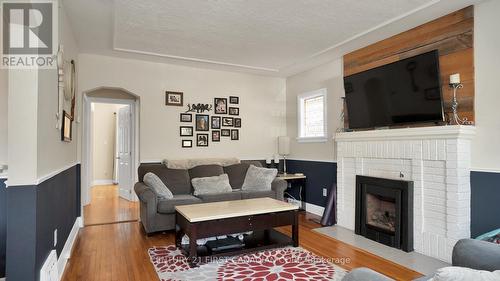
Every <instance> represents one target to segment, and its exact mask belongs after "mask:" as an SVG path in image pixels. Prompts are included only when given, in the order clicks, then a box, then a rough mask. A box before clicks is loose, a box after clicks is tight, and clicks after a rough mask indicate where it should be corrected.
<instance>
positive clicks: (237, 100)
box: [229, 96, 240, 104]
mask: <svg viewBox="0 0 500 281" xmlns="http://www.w3.org/2000/svg"><path fill="white" fill-rule="evenodd" d="M229 103H230V104H239V103H240V98H239V97H235V96H230V97H229Z"/></svg>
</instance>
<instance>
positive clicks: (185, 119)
mask: <svg viewBox="0 0 500 281" xmlns="http://www.w3.org/2000/svg"><path fill="white" fill-rule="evenodd" d="M181 122H193V115H192V114H190V113H181Z"/></svg>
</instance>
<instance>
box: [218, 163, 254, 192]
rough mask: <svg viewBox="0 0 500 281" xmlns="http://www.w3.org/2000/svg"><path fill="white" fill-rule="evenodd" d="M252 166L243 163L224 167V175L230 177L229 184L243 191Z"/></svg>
mask: <svg viewBox="0 0 500 281" xmlns="http://www.w3.org/2000/svg"><path fill="white" fill-rule="evenodd" d="M249 166H250V164H247V163H241V164H235V165H231V166H227V167H224V173H226V174H227V175H228V177H229V183H230V184H231V187H232V188H233V189H241V187H242V186H243V182H244V181H245V176H246V174H247V170H248V167H249Z"/></svg>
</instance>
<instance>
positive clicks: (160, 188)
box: [143, 173, 174, 199]
mask: <svg viewBox="0 0 500 281" xmlns="http://www.w3.org/2000/svg"><path fill="white" fill-rule="evenodd" d="M143 181H144V184H146V185H147V186H149V187H151V189H153V191H154V192H155V193H156V195H157V196H158V198H160V199H172V198H174V195H173V194H172V192H171V191H170V189H168V187H167V186H166V185H165V184H164V183H163V182H162V181H161V179H160V178H159V177H158V176H157V175H155V174H153V173H147V174H145V175H144V180H143Z"/></svg>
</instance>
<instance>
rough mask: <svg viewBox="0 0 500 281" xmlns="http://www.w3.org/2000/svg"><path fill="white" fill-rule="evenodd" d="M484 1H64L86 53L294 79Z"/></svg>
mask: <svg viewBox="0 0 500 281" xmlns="http://www.w3.org/2000/svg"><path fill="white" fill-rule="evenodd" d="M477 2H480V1H479V0H358V1H353V0H168V1H165V0H148V1H145V0H142V1H137V0H115V1H110V0H109V1H106V0H64V8H65V10H66V14H67V15H68V17H69V19H70V24H71V26H72V28H73V31H74V34H75V36H76V38H77V41H78V45H79V48H80V51H81V52H82V53H94V54H103V55H113V56H120V57H130V58H137V59H144V60H149V61H159V62H166V63H177V64H184V65H193V66H201V67H210V68H219V69H230V70H238V71H248V72H253V73H260V74H267V75H276V76H288V75H292V74H295V73H298V72H301V71H304V70H306V69H308V68H311V67H314V66H317V65H320V64H322V63H326V62H328V61H329V60H332V59H335V58H338V57H340V56H341V55H343V54H344V53H346V52H349V51H352V50H355V49H357V48H359V47H363V46H365V45H367V44H369V43H372V42H376V41H378V40H380V39H383V38H386V37H388V36H391V35H394V34H397V33H399V32H401V31H404V30H406V29H408V28H411V27H414V26H417V25H419V24H422V23H424V22H426V21H428V20H431V19H434V18H437V17H439V16H442V15H444V14H447V13H449V12H451V11H454V10H457V9H460V8H462V7H465V6H467V5H470V4H474V3H477Z"/></svg>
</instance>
